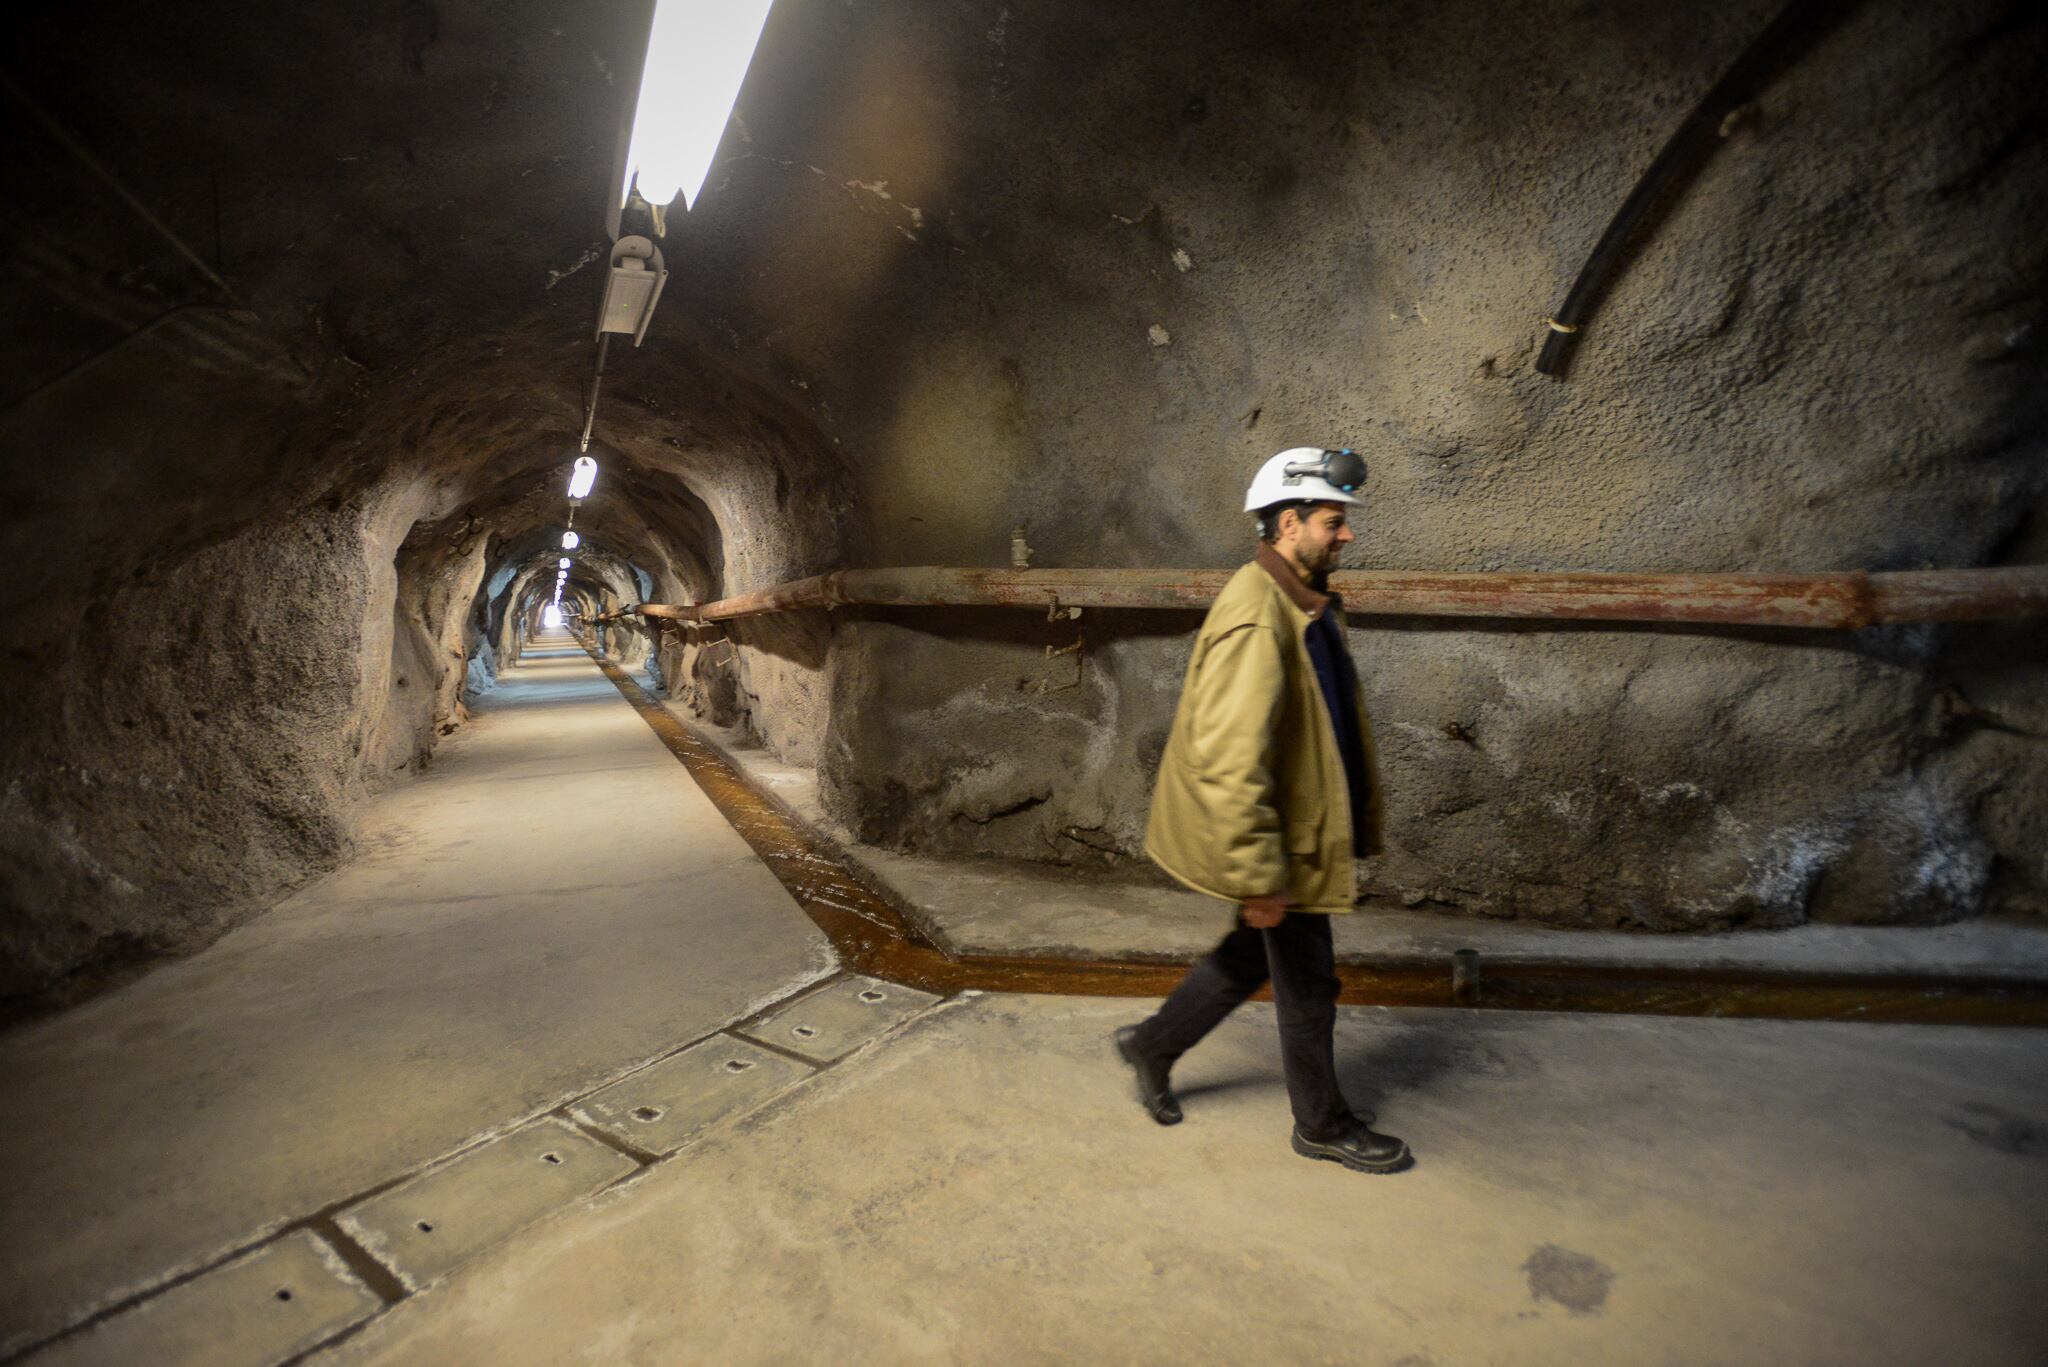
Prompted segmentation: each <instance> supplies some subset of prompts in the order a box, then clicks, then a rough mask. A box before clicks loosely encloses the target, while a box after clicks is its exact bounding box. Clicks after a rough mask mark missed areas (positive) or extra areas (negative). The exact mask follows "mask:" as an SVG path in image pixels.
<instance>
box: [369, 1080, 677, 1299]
mask: <svg viewBox="0 0 2048 1367" xmlns="http://www.w3.org/2000/svg"><path fill="white" fill-rule="evenodd" d="M638 1166H639V1165H638V1164H637V1163H635V1162H634V1161H633V1160H632V1159H630V1158H628V1157H626V1155H624V1154H622V1153H620V1152H618V1151H617V1150H616V1149H612V1148H609V1147H607V1146H605V1145H603V1144H600V1143H598V1142H597V1141H596V1140H595V1139H592V1138H591V1137H590V1136H589V1135H586V1134H583V1133H581V1132H580V1131H578V1130H577V1129H575V1128H574V1127H573V1126H571V1125H568V1124H566V1123H565V1122H563V1121H560V1120H552V1119H550V1120H543V1121H540V1122H538V1123H537V1124H533V1125H529V1126H527V1127H526V1128H525V1129H523V1130H515V1131H513V1132H512V1133H511V1134H508V1135H506V1136H504V1137H503V1138H502V1139H494V1140H492V1141H491V1142H490V1143H488V1144H486V1145H484V1146H483V1147H482V1148H479V1149H473V1150H471V1151H470V1152H468V1153H465V1154H462V1155H461V1156H460V1157H457V1158H453V1159H450V1160H449V1161H448V1162H446V1163H443V1164H441V1165H440V1166H438V1167H434V1168H430V1169H428V1170H427V1171H426V1172H423V1173H421V1174H420V1175H419V1176H417V1177H414V1178H412V1179H410V1180H409V1181H405V1182H401V1183H400V1184H399V1185H397V1186H395V1187H393V1188H392V1189H391V1190H389V1191H386V1192H380V1193H379V1194H378V1195H376V1196H372V1197H370V1198H369V1199H368V1200H366V1201H362V1202H359V1203H357V1204H356V1205H353V1206H350V1207H349V1208H348V1209H347V1210H344V1211H342V1212H341V1213H340V1214H339V1215H338V1216H336V1217H335V1219H336V1222H337V1223H338V1224H340V1226H341V1228H342V1230H343V1231H344V1232H346V1233H347V1234H348V1236H349V1237H350V1238H352V1239H354V1240H355V1241H356V1242H357V1243H360V1244H361V1245H362V1246H363V1247H364V1248H366V1249H368V1250H369V1251H370V1253H371V1254H372V1255H373V1256H375V1257H376V1259H377V1260H378V1261H379V1262H381V1263H383V1264H385V1265H386V1266H387V1267H389V1268H390V1269H391V1270H392V1271H394V1272H396V1273H397V1274H398V1276H399V1278H400V1280H402V1281H403V1282H404V1283H405V1284H406V1285H407V1286H408V1287H411V1288H413V1289H415V1290H417V1289H418V1288H419V1287H422V1286H424V1285H426V1284H427V1283H428V1282H430V1281H433V1280H434V1279H435V1278H436V1277H439V1276H440V1275H441V1274H442V1273H444V1272H447V1271H448V1270H449V1269H450V1268H453V1267H454V1266H456V1265H457V1264H458V1263H460V1262H462V1261H463V1260H464V1259H466V1258H468V1257H470V1256H471V1255H472V1254H475V1253H478V1252H481V1251H482V1250H483V1249H485V1248H488V1247H489V1246H490V1245H492V1244H495V1243H497V1242H498V1241H499V1240H501V1239H504V1238H506V1237H507V1236H509V1235H511V1234H513V1233H514V1232H516V1231H517V1230H519V1229H521V1228H523V1227H525V1226H526V1225H529V1224H531V1223H533V1221H535V1220H537V1219H539V1218H540V1217H541V1216H543V1215H546V1214H547V1213H548V1212H550V1211H552V1210H555V1209H556V1208H558V1207H561V1206H565V1205H568V1204H569V1203H570V1202H572V1201H576V1200H579V1199H581V1198H582V1197H585V1196H590V1195H592V1194H594V1193H596V1192H598V1191H600V1190H602V1189H603V1188H605V1187H607V1186H609V1185H610V1184H611V1183H613V1182H616V1181H617V1180H618V1179H619V1178H621V1177H624V1176H625V1175H626V1174H628V1173H630V1172H632V1171H634V1170H635V1169H636V1168H637V1167H638Z"/></svg>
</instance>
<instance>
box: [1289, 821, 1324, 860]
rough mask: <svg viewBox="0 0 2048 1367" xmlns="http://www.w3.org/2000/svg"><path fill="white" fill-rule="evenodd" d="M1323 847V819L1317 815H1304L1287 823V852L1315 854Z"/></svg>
mask: <svg viewBox="0 0 2048 1367" xmlns="http://www.w3.org/2000/svg"><path fill="white" fill-rule="evenodd" d="M1322 848H1323V819H1322V818H1321V817H1319V816H1312V817H1305V818H1303V819H1301V820H1299V821H1289V822H1288V823H1287V852H1288V853H1289V854H1315V853H1317V852H1318V851H1320V850H1321V849H1322Z"/></svg>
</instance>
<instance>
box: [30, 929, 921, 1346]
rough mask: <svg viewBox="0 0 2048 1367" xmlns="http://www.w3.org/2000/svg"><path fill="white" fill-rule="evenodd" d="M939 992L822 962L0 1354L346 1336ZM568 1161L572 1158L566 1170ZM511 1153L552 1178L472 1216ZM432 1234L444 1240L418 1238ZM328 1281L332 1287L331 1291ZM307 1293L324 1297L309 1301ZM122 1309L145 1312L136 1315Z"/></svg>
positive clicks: (642, 1173) (669, 1154)
mask: <svg viewBox="0 0 2048 1367" xmlns="http://www.w3.org/2000/svg"><path fill="white" fill-rule="evenodd" d="M943 1000H944V999H943V998H942V997H941V996H939V995H937V994H934V993H929V992H923V991H917V990H913V989H909V988H905V987H902V986H900V985H898V984H894V983H891V982H887V981H885V980H882V979H879V978H875V977H872V976H864V975H860V974H855V973H849V972H846V971H844V970H843V969H842V970H840V971H836V972H833V973H831V974H828V975H826V976H825V977H823V978H821V979H818V980H816V981H813V982H809V983H806V984H804V985H803V986H801V987H799V988H797V989H796V990H794V991H792V992H790V993H788V994H787V995H785V996H783V997H780V998H778V999H776V1000H775V1001H773V1002H770V1003H769V1004H767V1005H766V1006H763V1007H761V1008H759V1009H758V1010H756V1011H755V1012H754V1013H753V1014H752V1015H749V1016H746V1017H743V1018H741V1019H739V1020H735V1021H733V1022H730V1023H728V1024H727V1025H725V1026H722V1027H721V1028H719V1029H718V1030H716V1031H714V1032H712V1033H711V1034H709V1035H705V1036H702V1037H700V1038H698V1039H695V1040H692V1041H690V1042H688V1043H686V1044H683V1045H681V1046H678V1047H674V1048H671V1049H669V1050H668V1051H667V1052H665V1053H663V1054H660V1055H658V1056H656V1057H655V1058H652V1059H649V1060H646V1061H644V1062H640V1063H636V1064H634V1065H632V1066H631V1067H630V1068H627V1069H626V1070H624V1071H623V1072H620V1073H617V1074H615V1075H613V1076H612V1077H610V1078H609V1079H607V1080H606V1081H604V1082H602V1083H600V1084H598V1085H597V1086H595V1087H592V1088H589V1089H588V1090H585V1091H583V1092H579V1093H578V1094H576V1095H575V1096H573V1097H570V1098H569V1099H567V1100H565V1101H562V1102H560V1103H558V1104H556V1105H555V1106H553V1107H551V1108H550V1109H548V1110H546V1111H544V1112H539V1113H536V1114H532V1115H528V1116H526V1117H524V1118H523V1119H520V1120H516V1121H513V1122H512V1123H510V1124H508V1125H505V1126H503V1127H500V1128H499V1129H497V1130H494V1131H491V1132H489V1133H487V1134H485V1135H483V1136H480V1137H478V1138H476V1139H473V1140H471V1141H470V1142H468V1143H465V1144H464V1145H462V1146H461V1147H459V1148H457V1149H455V1150H453V1151H451V1152H449V1153H445V1154H442V1155H440V1156H438V1157H436V1158H434V1159H431V1160H429V1161H428V1162H425V1163H422V1164H419V1165H418V1166H416V1167H414V1168H411V1169H409V1170H407V1171H405V1172H403V1173H400V1174H398V1175H396V1176H393V1177H390V1178H387V1179H385V1180H384V1181H381V1182H378V1183H377V1184H376V1185H374V1186H371V1187H368V1188H365V1189H364V1190H362V1191H359V1192H357V1193H355V1194H354V1195H351V1196H349V1197H346V1198H345V1199H343V1200H340V1201H336V1202H333V1203H331V1204H329V1205H327V1206H324V1207H322V1208H321V1209H320V1210H318V1211H316V1212H314V1213H313V1214H311V1215H306V1216H300V1217H298V1218H296V1219H291V1220H288V1221H286V1222H284V1223H283V1224H281V1225H278V1226H274V1227H272V1228H271V1229H269V1230H267V1231H265V1232H264V1233H262V1234H260V1235H257V1236H255V1237H253V1238H251V1239H249V1240H247V1241H245V1242H243V1243H241V1244H239V1245H237V1246H235V1247H234V1248H232V1249H230V1250H228V1251H226V1252H223V1253H217V1254H215V1255H214V1256H212V1257H210V1258H209V1259H208V1260H207V1261H206V1262H205V1263H204V1264H202V1265H201V1266H198V1267H195V1268H191V1269H189V1270H186V1271H183V1272H179V1273H177V1274H175V1275H172V1276H169V1277H166V1278H165V1279H163V1280H162V1281H160V1282H158V1283H156V1284H154V1285H152V1286H150V1287H148V1288H147V1289H146V1290H143V1291H140V1292H137V1293H135V1294H133V1295H129V1296H125V1297H123V1298H121V1299H119V1300H117V1301H115V1302H113V1303H111V1304H108V1305H106V1306H103V1307H102V1308H100V1309H99V1310H97V1311H95V1312H93V1313H92V1314H90V1315H87V1316H85V1317H83V1318H81V1319H79V1320H77V1321H75V1322H74V1323H72V1324H71V1325H69V1326H67V1327H66V1328H64V1329H61V1330H59V1331H57V1332H55V1333H52V1334H49V1335H46V1336H44V1337H42V1338H40V1339H37V1340H35V1341H32V1342H30V1343H27V1344H23V1345H21V1346H20V1347H18V1348H15V1349H13V1350H11V1351H9V1352H7V1353H0V1363H6V1364H13V1363H16V1362H21V1361H23V1360H25V1359H33V1360H34V1362H42V1361H44V1360H45V1354H51V1355H53V1356H54V1359H55V1360H57V1361H61V1362H66V1363H68V1362H71V1361H94V1362H99V1361H123V1362H128V1361H135V1362H141V1361H153V1360H162V1359H164V1358H166V1357H167V1356H168V1357H175V1358H176V1359H177V1360H179V1361H184V1360H187V1357H186V1356H180V1355H179V1354H180V1353H181V1351H182V1350H184V1349H189V1348H195V1347H196V1346H197V1345H195V1344H194V1343H192V1342H190V1339H192V1338H193V1337H194V1336H195V1334H196V1335H197V1336H199V1337H205V1338H206V1340H207V1343H208V1344H209V1345H210V1346H209V1347H208V1348H207V1349H206V1352H207V1360H209V1361H230V1360H232V1361H238V1362H239V1361H248V1362H251V1363H258V1362H261V1363H274V1364H277V1367H293V1364H297V1363H301V1362H304V1361H305V1360H307V1359H308V1358H310V1357H312V1356H313V1355H315V1354H318V1353H322V1352H325V1351H327V1350H329V1349H332V1348H335V1347H337V1346H338V1345H340V1344H342V1343H344V1342H346V1341H347V1340H349V1339H351V1338H354V1337H355V1336H356V1335H358V1334H360V1333H362V1332H363V1331H364V1330H365V1329H367V1328H369V1326H370V1325H372V1324H374V1323H375V1322H376V1321H377V1320H378V1319H379V1318H380V1317H381V1316H382V1315H383V1313H384V1312H385V1311H387V1310H389V1309H391V1308H392V1307H393V1306H395V1305H398V1304H400V1303H401V1302H404V1301H406V1300H409V1299H411V1297H413V1296H414V1295H415V1294H417V1293H418V1292H419V1291H421V1290H424V1289H426V1288H427V1287H429V1286H431V1285H433V1284H434V1283H437V1282H439V1281H441V1280H442V1279H443V1278H444V1277H447V1276H450V1275H453V1274H455V1273H456V1272H458V1271H459V1270H460V1268H461V1267H462V1266H463V1265H464V1264H465V1263H467V1262H468V1261H469V1260H470V1259H471V1258H474V1257H475V1256H477V1255H479V1254H481V1253H484V1252H486V1251H488V1250H489V1249H491V1248H494V1247H497V1246H498V1245H500V1244H502V1243H504V1242H506V1241H507V1240H509V1239H511V1238H513V1237H515V1236H516V1235H517V1234H519V1233H520V1232H521V1231H523V1230H525V1229H526V1228H528V1227H530V1226H531V1225H533V1224H535V1223H537V1222H539V1221H541V1220H543V1219H546V1218H548V1217H549V1216H551V1215H554V1214H556V1213H558V1212H560V1211H562V1210H565V1209H569V1208H571V1207H573V1206H574V1205H576V1204H577V1203H578V1202H579V1201H584V1200H589V1199H592V1198H594V1197H596V1196H599V1195H603V1194H606V1193H609V1192H613V1191H616V1190H618V1189H619V1188H621V1187H623V1186H625V1185H627V1184H629V1183H634V1182H637V1181H640V1180H641V1179H643V1178H645V1177H646V1176H647V1175H648V1174H650V1173H652V1172H653V1171H655V1170H656V1169H657V1168H661V1167H663V1166H665V1165H667V1164H669V1163H672V1162H675V1161H676V1160H678V1159H681V1158H686V1157H687V1156H688V1155H689V1154H690V1153H691V1152H692V1151H693V1150H694V1149H695V1148H696V1146H697V1145H698V1143H699V1142H700V1141H701V1140H704V1139H706V1138H709V1137H710V1136H711V1135H713V1134H714V1133H716V1132H717V1131H718V1130H720V1129H721V1128H723V1127H725V1126H727V1125H728V1124H734V1123H739V1122H741V1121H743V1120H745V1119H747V1118H748V1117H751V1116H754V1115H757V1114H759V1113H761V1112H763V1111H764V1110H766V1109H767V1108H769V1107H771V1106H774V1105H776V1104H778V1103H780V1102H783V1101H785V1100H787V1099H788V1098H790V1097H791V1096H793V1095H796V1094H798V1093H800V1092H801V1091H802V1090H803V1085H804V1084H805V1083H808V1082H810V1081H812V1080H813V1079H815V1078H818V1077H821V1076H823V1075H825V1074H826V1073H828V1072H830V1071H832V1070H834V1069H836V1068H838V1067H839V1066H841V1065H842V1064H844V1063H846V1062H848V1061H849V1060H851V1059H853V1058H855V1057H857V1056H859V1055H861V1054H863V1053H865V1052H866V1051H867V1050H868V1049H870V1048H872V1047H875V1046H877V1045H879V1044H882V1043H884V1042H886V1041H887V1040H889V1039H892V1038H893V1037H894V1036H895V1035H896V1034H898V1033H899V1032H900V1031H902V1030H903V1029H905V1028H907V1027H908V1026H909V1025H911V1024H912V1023H913V1022H915V1021H916V1020H918V1019H919V1018H921V1017H922V1016H923V1015H924V1014H925V1013H926V1012H927V1011H929V1010H931V1009H932V1008H933V1007H936V1006H941V1005H943ZM465 1169H467V1173H466V1174H465ZM479 1169H485V1170H488V1171H486V1172H484V1173H482V1174H479V1172H478V1170H479ZM578 1169H581V1170H582V1171H583V1172H584V1173H585V1174H586V1175H584V1176H582V1177H580V1178H579V1177H576V1176H574V1175H573V1174H574V1173H575V1172H576V1170H578ZM522 1170H523V1171H526V1172H531V1173H537V1174H543V1176H533V1177H525V1178H522V1179H521V1180H520V1182H519V1186H520V1187H521V1188H523V1189H525V1190H527V1191H534V1190H535V1188H536V1187H537V1186H539V1185H540V1184H543V1183H545V1182H547V1181H550V1180H553V1181H556V1182H558V1183H560V1182H561V1179H562V1178H563V1177H567V1179H568V1180H567V1182H566V1184H561V1185H558V1186H557V1187H556V1188H555V1189H553V1190H545V1189H543V1190H540V1191H539V1192H538V1194H537V1195H533V1196H528V1197H526V1198H525V1199H524V1201H523V1203H522V1200H521V1199H519V1198H514V1199H512V1201H511V1207H512V1208H511V1209H509V1210H508V1209H506V1208H505V1207H504V1206H503V1205H499V1206H498V1207H497V1208H495V1209H493V1208H490V1207H489V1206H486V1208H485V1209H484V1210H483V1211H482V1212H481V1219H479V1212H478V1211H477V1210H476V1209H474V1208H473V1207H474V1204H475V1203H476V1201H477V1200H478V1198H479V1191H480V1185H479V1183H478V1182H477V1181H476V1180H475V1179H476V1178H477V1177H478V1176H479V1175H482V1176H485V1177H488V1178H491V1179H494V1180H495V1181H496V1182H497V1183H498V1184H499V1186H500V1187H502V1185H503V1179H504V1177H505V1176H506V1175H507V1174H508V1172H511V1173H517V1172H519V1171H522ZM448 1239H453V1240H454V1241H455V1242H454V1245H453V1246H452V1247H448V1248H445V1249H442V1248H436V1247H434V1246H435V1245H436V1244H438V1243H440V1242H441V1241H443V1240H448ZM337 1298H339V1299H340V1300H341V1301H343V1302H344V1303H343V1304H342V1305H341V1306H340V1307H339V1308H335V1304H334V1303H335V1302H336V1301H337ZM252 1301H253V1302H261V1303H263V1304H264V1305H265V1308H266V1311H267V1315H255V1314H253V1313H252V1312H250V1311H249V1310H248V1306H249V1305H250V1304H251V1302H252ZM323 1303H324V1304H325V1305H326V1307H327V1308H326V1309H325V1311H315V1310H313V1309H312V1307H314V1306H317V1305H321V1304H323ZM298 1306H306V1307H308V1313H311V1314H313V1315H314V1318H312V1319H311V1320H310V1321H309V1323H308V1324H304V1325H294V1324H291V1323H290V1322H289V1321H288V1322H287V1325H286V1327H284V1328H279V1327H278V1326H277V1324H276V1323H275V1321H276V1320H277V1318H278V1316H280V1315H283V1316H287V1317H289V1316H290V1315H292V1314H293V1313H294V1310H295V1309H296V1308H297V1307H298ZM166 1307H168V1308H166ZM286 1307H292V1308H291V1309H287V1308H286ZM137 1311H149V1312H152V1313H151V1315H150V1317H149V1319H148V1320H147V1321H145V1320H143V1319H140V1318H137V1317H136V1316H135V1312H137ZM323 1313H324V1314H325V1315H326V1319H325V1320H323V1319H321V1318H319V1316H320V1315H321V1314H323ZM266 1319H267V1320H268V1321H271V1322H270V1323H264V1324H261V1325H260V1326H259V1330H258V1332H259V1335H267V1336H268V1337H267V1338H266V1339H265V1341H264V1342H261V1343H250V1342H246V1341H237V1342H233V1343H222V1342H217V1341H216V1337H215V1336H217V1335H218V1334H219V1333H220V1332H221V1330H220V1327H219V1326H220V1325H222V1324H226V1323H233V1322H240V1323H243V1324H247V1323H248V1322H250V1321H251V1320H258V1321H261V1320H266ZM166 1332H168V1334H169V1337H170V1340H171V1341H168V1342H167V1341H165V1338H164V1335H165V1334H166ZM243 1332H246V1330H244V1331H243ZM293 1334H297V1335H298V1337H297V1338H296V1341H293V1339H292V1338H291V1335H293Z"/></svg>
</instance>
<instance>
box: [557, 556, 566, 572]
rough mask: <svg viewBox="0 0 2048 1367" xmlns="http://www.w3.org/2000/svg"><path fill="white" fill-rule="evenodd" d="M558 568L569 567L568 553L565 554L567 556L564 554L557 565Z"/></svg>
mask: <svg viewBox="0 0 2048 1367" xmlns="http://www.w3.org/2000/svg"><path fill="white" fill-rule="evenodd" d="M557 568H559V569H565V570H566V569H568V568H569V557H568V556H566V555H565V556H563V557H562V558H561V560H560V562H559V563H558V565H557Z"/></svg>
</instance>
